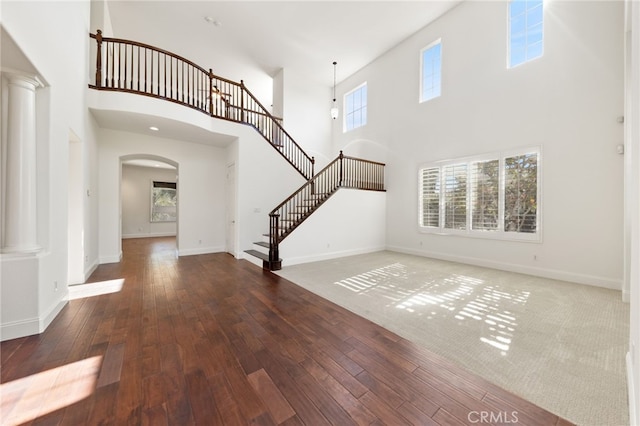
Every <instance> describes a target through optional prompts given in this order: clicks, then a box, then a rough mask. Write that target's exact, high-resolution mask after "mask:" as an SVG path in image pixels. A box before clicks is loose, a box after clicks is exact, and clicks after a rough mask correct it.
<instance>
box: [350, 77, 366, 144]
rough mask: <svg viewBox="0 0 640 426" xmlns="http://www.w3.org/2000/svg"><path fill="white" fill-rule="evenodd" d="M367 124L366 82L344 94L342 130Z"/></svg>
mask: <svg viewBox="0 0 640 426" xmlns="http://www.w3.org/2000/svg"><path fill="white" fill-rule="evenodd" d="M365 124H367V83H364V84H362V85H360V86H358V87H356V88H355V89H353V90H352V91H351V92H349V93H347V94H346V95H344V131H345V132H348V131H349V130H353V129H356V128H358V127H361V126H364V125H365Z"/></svg>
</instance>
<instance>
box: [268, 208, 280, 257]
mask: <svg viewBox="0 0 640 426" xmlns="http://www.w3.org/2000/svg"><path fill="white" fill-rule="evenodd" d="M269 217H270V219H271V226H270V228H271V229H270V230H269V261H270V262H277V261H278V259H279V258H280V253H279V252H280V250H279V248H278V236H279V235H280V224H279V218H280V215H279V214H278V213H270V214H269Z"/></svg>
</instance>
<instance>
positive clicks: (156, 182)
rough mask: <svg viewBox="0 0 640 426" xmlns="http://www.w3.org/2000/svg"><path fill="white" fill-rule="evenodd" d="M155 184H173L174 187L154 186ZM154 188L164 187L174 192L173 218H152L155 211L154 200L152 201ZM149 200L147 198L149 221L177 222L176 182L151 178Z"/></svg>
mask: <svg viewBox="0 0 640 426" xmlns="http://www.w3.org/2000/svg"><path fill="white" fill-rule="evenodd" d="M156 184H164V185H173V186H174V187H173V188H171V187H162V186H156ZM156 188H159V189H165V190H172V191H173V192H174V194H175V200H176V205H175V215H174V216H175V218H174V219H168V220H161V219H154V217H153V214H154V212H155V202H154V197H153V195H154V191H155V189H156ZM149 198H150V200H149V209H150V211H149V223H172V222H177V220H178V183H177V182H167V181H161V180H151V193H150V197H149Z"/></svg>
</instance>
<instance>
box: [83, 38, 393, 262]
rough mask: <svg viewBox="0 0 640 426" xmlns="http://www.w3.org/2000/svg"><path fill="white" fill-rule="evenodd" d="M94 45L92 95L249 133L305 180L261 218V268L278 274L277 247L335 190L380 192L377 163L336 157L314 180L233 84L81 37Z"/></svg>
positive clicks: (296, 150)
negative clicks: (148, 103)
mask: <svg viewBox="0 0 640 426" xmlns="http://www.w3.org/2000/svg"><path fill="white" fill-rule="evenodd" d="M89 36H90V37H91V38H92V39H95V40H96V63H95V69H96V73H95V84H90V85H89V87H90V88H92V89H96V90H108V91H120V92H127V93H135V94H139V95H144V96H150V97H154V98H159V99H163V100H167V101H170V102H174V103H178V104H181V105H184V106H186V107H189V108H193V109H196V110H198V111H200V112H203V113H205V114H207V115H210V116H211V117H216V118H220V119H224V120H230V121H235V122H238V123H241V124H246V125H250V126H252V127H253V128H254V129H255V130H256V131H257V132H258V133H260V134H261V135H262V137H263V138H264V139H265V140H266V141H267V142H268V143H269V145H271V146H272V147H273V148H274V149H275V150H276V151H277V152H278V153H279V154H280V155H281V156H282V157H284V159H285V160H286V161H287V162H288V163H289V164H290V165H291V166H292V167H293V168H294V169H295V170H297V171H298V173H300V174H301V175H302V176H303V177H304V179H305V180H306V181H307V182H306V183H305V184H304V185H302V186H301V187H300V188H299V189H298V190H297V191H295V192H294V193H293V194H291V195H290V196H289V197H288V198H287V199H286V200H284V201H283V202H282V203H280V204H279V205H278V206H277V207H276V208H274V209H273V210H272V211H271V213H269V232H268V234H264V235H263V238H264V240H263V241H258V242H255V243H254V246H255V249H253V250H246V251H245V252H246V253H247V254H250V255H252V256H255V257H257V258H259V259H261V260H262V262H263V263H262V265H263V268H265V269H269V270H278V269H281V267H282V259H280V255H279V245H280V243H281V242H282V241H283V240H284V239H285V238H286V237H287V236H288V235H290V234H291V233H292V232H293V231H294V230H295V229H296V228H297V227H298V226H300V224H302V223H303V222H304V221H305V220H306V219H307V218H308V217H309V216H310V215H311V214H313V212H315V211H316V210H317V209H318V208H319V207H320V206H321V205H322V204H323V203H324V202H325V201H327V200H328V199H329V198H330V197H331V196H332V195H333V194H334V193H335V192H336V191H337V190H338V189H340V188H355V189H362V190H371V191H384V190H385V189H384V164H382V163H377V162H373V161H368V160H363V159H359V158H353V157H347V156H344V155H343V153H342V151H341V152H340V155H339V156H338V157H337V158H336V159H335V160H333V161H332V162H331V163H329V165H327V166H326V167H325V168H324V169H322V170H321V171H320V172H319V173H317V174H316V173H315V171H314V167H315V160H314V158H313V157H309V155H307V154H306V153H305V152H304V150H303V149H302V148H301V147H300V146H299V145H298V144H297V143H296V141H295V140H293V138H292V137H291V135H289V134H288V133H287V132H286V131H285V130H284V128H283V127H282V119H280V118H277V117H274V116H273V115H272V114H271V113H270V112H269V111H268V110H267V109H266V108H265V107H264V106H263V105H262V104H261V103H260V102H259V101H258V100H257V99H256V97H255V96H254V95H253V94H252V93H251V92H250V91H249V90H248V89H247V88H246V87H245V85H244V82H243V81H242V80H241V81H240V83H236V82H234V81H231V80H228V79H225V78H223V77H219V76H216V75H215V74H213V72H212V70H211V69H209V70H208V71H207V70H205V69H204V68H202V67H200V66H198V65H196V64H194V63H193V62H191V61H189V60H187V59H185V58H183V57H181V56H178V55H176V54H174V53H170V52H167V51H165V50H162V49H159V48H156V47H153V46H150V45H147V44H144V43H139V42H134V41H129V40H122V39H116V38H109V37H103V36H102V31H100V30H98V31H97V32H96V34H90V35H89Z"/></svg>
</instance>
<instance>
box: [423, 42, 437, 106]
mask: <svg viewBox="0 0 640 426" xmlns="http://www.w3.org/2000/svg"><path fill="white" fill-rule="evenodd" d="M420 56H421V61H420V69H421V73H420V74H421V80H420V102H425V101H428V100H430V99H433V98H437V97H438V96H440V87H441V83H442V44H441V43H440V40H437V41H435V42H433V43H431V44H430V45H429V46H427V47H425V48H424V49H423V50H422V53H421V55H420Z"/></svg>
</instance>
